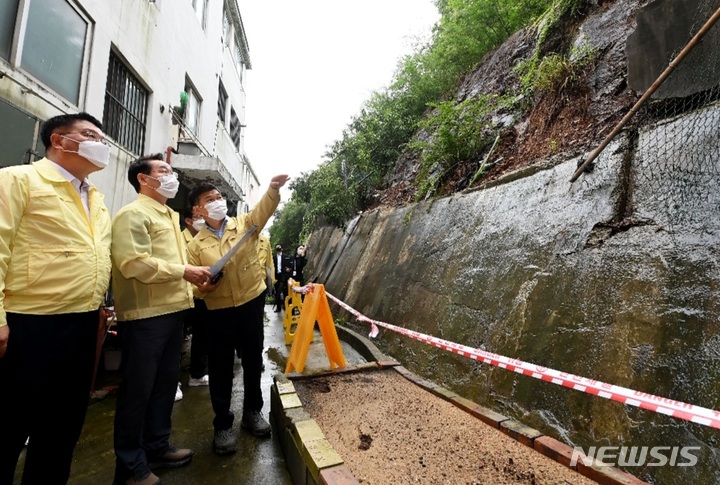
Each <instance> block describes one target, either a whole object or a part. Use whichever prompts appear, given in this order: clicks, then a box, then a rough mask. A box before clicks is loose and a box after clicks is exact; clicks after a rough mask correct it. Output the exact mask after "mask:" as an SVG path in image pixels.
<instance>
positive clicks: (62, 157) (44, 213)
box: [0, 113, 110, 485]
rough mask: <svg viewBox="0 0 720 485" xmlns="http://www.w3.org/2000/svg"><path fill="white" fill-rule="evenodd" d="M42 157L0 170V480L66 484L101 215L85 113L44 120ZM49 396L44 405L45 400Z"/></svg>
mask: <svg viewBox="0 0 720 485" xmlns="http://www.w3.org/2000/svg"><path fill="white" fill-rule="evenodd" d="M40 137H41V139H42V142H43V144H44V145H45V154H46V158H43V159H42V160H39V161H37V162H35V163H33V164H32V165H19V166H14V167H9V168H4V169H2V170H0V396H2V397H0V416H2V425H0V484H3V485H4V484H11V483H12V482H13V475H14V473H15V467H16V466H17V461H18V456H19V454H20V452H21V451H22V449H23V445H24V444H25V440H26V438H28V436H29V438H30V441H29V445H28V449H27V455H26V458H25V468H24V472H23V478H22V481H23V483H43V484H45V483H47V484H62V483H66V482H67V480H68V477H69V475H70V464H71V462H72V454H73V450H74V449H75V444H76V443H77V440H78V438H79V436H80V431H81V429H82V425H83V422H84V421H85V412H86V410H87V404H88V398H89V396H90V390H91V389H90V386H91V380H92V375H93V368H94V363H95V346H96V339H97V331H98V308H99V307H100V305H101V304H102V302H103V300H104V297H105V293H106V292H107V289H108V285H109V282H110V214H109V212H108V210H107V208H106V207H105V204H104V202H103V195H102V194H101V193H100V192H98V190H97V189H96V188H95V186H94V185H92V184H91V183H89V182H88V180H87V177H88V175H90V174H91V173H92V172H95V171H97V170H101V169H102V168H103V167H105V166H106V165H107V164H108V161H109V157H110V151H109V148H108V146H107V145H106V144H105V135H104V134H103V132H102V124H101V123H100V122H99V121H98V120H96V119H95V118H93V117H92V116H90V115H89V114H87V113H79V114H74V115H61V116H56V117H54V118H50V119H49V120H47V121H46V122H45V123H44V125H43V127H42V130H41V132H40ZM48 399H51V401H48Z"/></svg>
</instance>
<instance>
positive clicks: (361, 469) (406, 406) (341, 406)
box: [294, 370, 595, 485]
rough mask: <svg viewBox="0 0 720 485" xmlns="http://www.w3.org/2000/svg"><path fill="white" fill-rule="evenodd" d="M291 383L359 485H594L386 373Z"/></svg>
mask: <svg viewBox="0 0 720 485" xmlns="http://www.w3.org/2000/svg"><path fill="white" fill-rule="evenodd" d="M294 384H295V389H296V391H297V393H298V395H299V396H300V400H301V401H302V402H303V406H304V408H305V410H306V411H307V412H308V413H309V414H310V416H312V417H313V419H315V420H316V421H317V423H318V424H319V425H320V428H321V429H322V430H323V433H325V436H326V438H327V439H328V441H329V442H330V443H331V444H332V446H333V447H334V448H335V450H336V451H337V452H338V453H339V454H340V456H341V457H342V458H343V460H345V463H346V464H347V465H348V466H349V467H350V469H351V470H352V472H353V474H354V476H355V477H356V478H357V479H358V480H359V481H360V482H361V483H364V484H371V485H382V484H393V485H402V484H418V483H421V484H553V485H556V484H590V483H595V482H593V481H592V480H589V479H587V478H585V477H583V476H581V475H579V474H578V473H576V472H574V471H572V470H570V469H569V468H566V467H565V466H563V465H561V464H559V463H557V462H555V461H553V460H550V459H549V458H547V457H545V456H543V455H541V454H540V453H538V452H536V451H534V450H532V449H530V448H528V447H527V446H525V445H522V444H520V443H518V442H517V441H515V440H513V439H512V438H510V437H508V436H506V435H505V434H503V433H501V432H500V431H498V430H496V429H494V428H491V427H490V426H488V425H486V424H485V423H483V422H482V421H480V420H478V419H476V418H475V417H473V416H472V415H470V414H468V413H466V412H465V411H463V410H461V409H458V408H457V407H455V406H453V405H452V404H450V403H448V402H446V401H444V400H442V399H440V398H439V397H437V396H435V395H433V394H431V393H430V392H428V391H426V390H424V389H422V388H421V387H418V386H417V385H415V384H413V383H411V382H409V381H407V380H406V379H405V378H403V377H402V376H400V375H399V374H397V373H396V372H394V371H392V370H388V371H379V372H369V373H361V374H339V375H335V376H328V377H317V378H314V379H312V380H297V381H295V382H294Z"/></svg>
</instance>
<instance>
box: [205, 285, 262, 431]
mask: <svg viewBox="0 0 720 485" xmlns="http://www.w3.org/2000/svg"><path fill="white" fill-rule="evenodd" d="M263 298H264V293H261V294H260V295H258V296H257V297H255V298H254V299H252V300H250V301H249V302H247V303H245V304H243V305H240V306H237V307H231V308H222V309H220V310H208V337H209V343H210V347H209V352H208V367H209V376H210V401H211V402H212V407H213V411H214V412H215V419H214V420H213V427H214V428H215V429H216V430H223V429H229V428H231V427H232V424H233V421H234V417H235V415H234V414H233V412H232V411H231V410H230V400H231V398H232V387H233V368H234V366H235V352H236V351H237V350H239V351H240V354H241V355H242V369H243V412H247V411H260V410H262V407H263V398H262V390H261V388H260V376H261V373H262V351H263V344H262V340H263V336H262V335H263V307H264V300H263Z"/></svg>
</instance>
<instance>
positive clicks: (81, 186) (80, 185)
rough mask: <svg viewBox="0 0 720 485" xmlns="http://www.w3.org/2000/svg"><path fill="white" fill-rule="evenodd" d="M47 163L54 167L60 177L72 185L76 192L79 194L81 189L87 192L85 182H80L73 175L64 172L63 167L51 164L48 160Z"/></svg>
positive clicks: (86, 183)
mask: <svg viewBox="0 0 720 485" xmlns="http://www.w3.org/2000/svg"><path fill="white" fill-rule="evenodd" d="M48 161H49V162H50V163H52V164H53V165H54V166H55V168H56V169H57V170H58V172H60V175H62V176H63V177H64V178H65V180H67V181H68V182H70V183H71V184H73V187H75V188H76V189H77V190H78V192H80V191H81V190H83V189H85V190H87V188H88V182H87V180H80V179H79V178H77V177H76V176H75V175H73V174H71V173H70V172H68V171H67V170H65V167H63V166H61V165H58V164H57V163H55V162H53V161H52V160H50V159H48Z"/></svg>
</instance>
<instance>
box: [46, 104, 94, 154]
mask: <svg viewBox="0 0 720 485" xmlns="http://www.w3.org/2000/svg"><path fill="white" fill-rule="evenodd" d="M78 121H89V122H90V123H92V124H93V125H95V126H97V127H98V129H99V130H100V131H102V129H103V126H102V123H100V122H99V121H98V120H97V118H95V117H94V116H92V115H89V114H87V113H85V112H82V113H77V114H68V115H59V116H53V117H52V118H50V119H49V120H47V121H46V122H45V123H43V125H42V128H41V129H40V139H41V140H42V142H43V145H45V150H47V149H48V148H50V145H52V142H51V141H50V136H51V135H52V134H53V133H55V131H56V130H58V129H68V128H70V127H71V126H72V125H74V124H75V123H77V122H78Z"/></svg>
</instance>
